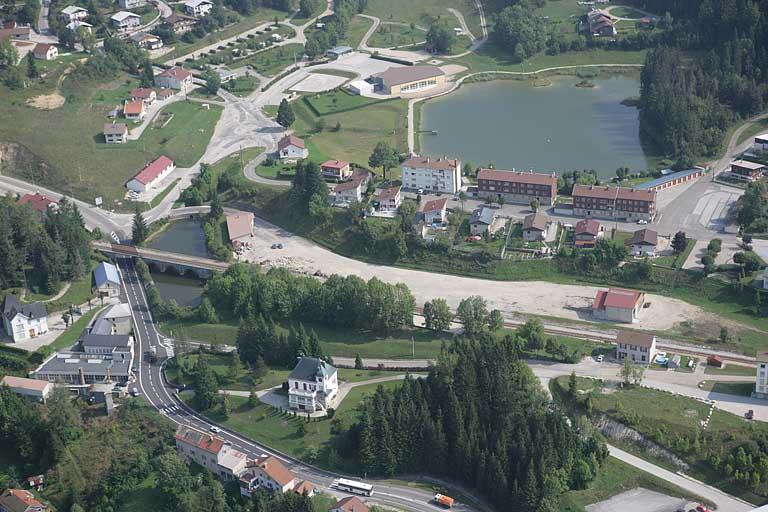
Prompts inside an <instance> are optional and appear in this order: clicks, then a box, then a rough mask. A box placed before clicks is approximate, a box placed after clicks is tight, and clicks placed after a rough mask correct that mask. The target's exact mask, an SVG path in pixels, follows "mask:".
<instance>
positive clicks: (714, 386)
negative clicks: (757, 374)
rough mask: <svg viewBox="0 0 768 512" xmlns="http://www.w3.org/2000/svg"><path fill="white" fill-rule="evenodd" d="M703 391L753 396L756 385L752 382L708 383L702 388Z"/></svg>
mask: <svg viewBox="0 0 768 512" xmlns="http://www.w3.org/2000/svg"><path fill="white" fill-rule="evenodd" d="M701 389H705V390H707V391H713V392H715V393H726V394H728V395H739V396H751V395H752V392H753V391H754V390H755V384H754V383H752V382H723V381H718V382H715V381H707V382H706V383H705V384H703V385H702V386H701Z"/></svg>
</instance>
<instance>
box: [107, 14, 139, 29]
mask: <svg viewBox="0 0 768 512" xmlns="http://www.w3.org/2000/svg"><path fill="white" fill-rule="evenodd" d="M109 19H110V20H111V21H112V26H113V27H115V28H116V29H117V30H119V31H120V32H125V31H128V30H130V29H132V28H135V27H138V26H139V25H141V16H139V15H138V14H134V13H132V12H128V11H120V12H118V13H115V14H113V15H112V16H110V18H109Z"/></svg>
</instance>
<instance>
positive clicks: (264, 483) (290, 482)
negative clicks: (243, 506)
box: [239, 455, 297, 498]
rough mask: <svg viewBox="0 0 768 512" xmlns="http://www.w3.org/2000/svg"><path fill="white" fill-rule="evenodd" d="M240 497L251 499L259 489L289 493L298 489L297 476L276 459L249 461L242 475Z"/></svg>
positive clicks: (264, 458)
mask: <svg viewBox="0 0 768 512" xmlns="http://www.w3.org/2000/svg"><path fill="white" fill-rule="evenodd" d="M239 483H240V495H241V496H246V497H249V498H250V497H251V495H252V494H253V493H254V492H255V491H256V490H257V489H258V488H259V487H261V488H263V489H266V490H268V491H280V492H287V491H290V490H293V489H294V488H295V487H296V484H297V482H296V476H295V475H294V474H293V473H292V472H291V470H290V469H288V468H287V467H285V465H284V464H283V463H282V462H280V461H279V460H278V459H277V458H276V457H273V456H271V455H270V456H268V457H262V458H259V459H256V460H253V461H249V463H248V467H247V468H246V470H245V472H244V473H243V474H241V475H240V478H239Z"/></svg>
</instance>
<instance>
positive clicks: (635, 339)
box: [616, 329, 656, 365]
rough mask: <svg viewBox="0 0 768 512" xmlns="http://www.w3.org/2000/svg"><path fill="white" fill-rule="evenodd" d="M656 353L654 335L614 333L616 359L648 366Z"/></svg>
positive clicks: (630, 332) (633, 332)
mask: <svg viewBox="0 0 768 512" xmlns="http://www.w3.org/2000/svg"><path fill="white" fill-rule="evenodd" d="M655 353H656V335H655V334H652V333H648V332H638V331H625V330H623V329H622V330H619V331H618V332H617V333H616V357H617V358H618V359H619V360H620V361H623V360H624V359H626V358H629V359H631V360H632V362H634V363H641V364H645V365H648V364H650V362H651V361H653V357H654V354H655Z"/></svg>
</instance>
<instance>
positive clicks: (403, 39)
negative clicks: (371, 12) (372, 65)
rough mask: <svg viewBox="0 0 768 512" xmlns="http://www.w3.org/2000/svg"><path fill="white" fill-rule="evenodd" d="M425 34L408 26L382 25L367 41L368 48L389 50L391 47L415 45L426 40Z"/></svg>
mask: <svg viewBox="0 0 768 512" xmlns="http://www.w3.org/2000/svg"><path fill="white" fill-rule="evenodd" d="M426 37H427V33H426V32H424V31H423V30H419V29H418V28H415V27H414V28H411V27H410V25H390V24H384V23H382V24H381V25H379V28H378V30H376V32H374V33H373V36H371V38H370V39H369V40H368V46H371V47H374V48H391V47H393V46H403V45H415V44H417V43H421V42H423V41H425V40H426Z"/></svg>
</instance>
